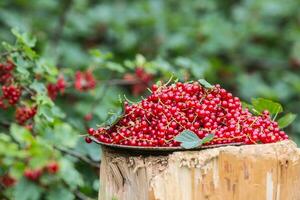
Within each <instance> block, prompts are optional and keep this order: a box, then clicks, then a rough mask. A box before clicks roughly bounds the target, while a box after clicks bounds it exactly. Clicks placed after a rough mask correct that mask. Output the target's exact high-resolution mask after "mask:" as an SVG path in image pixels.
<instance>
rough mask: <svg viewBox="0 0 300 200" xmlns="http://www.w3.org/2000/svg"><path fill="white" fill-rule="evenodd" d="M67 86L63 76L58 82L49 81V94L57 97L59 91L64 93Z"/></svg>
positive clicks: (52, 97)
mask: <svg viewBox="0 0 300 200" xmlns="http://www.w3.org/2000/svg"><path fill="white" fill-rule="evenodd" d="M65 88H66V82H65V79H64V77H63V76H60V77H59V78H58V79H57V82H56V83H49V84H48V85H47V91H48V96H49V97H50V98H51V99H52V100H54V99H56V97H57V95H58V93H64V91H65Z"/></svg>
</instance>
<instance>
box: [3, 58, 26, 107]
mask: <svg viewBox="0 0 300 200" xmlns="http://www.w3.org/2000/svg"><path fill="white" fill-rule="evenodd" d="M13 69H14V64H13V63H12V62H11V61H10V60H7V61H6V63H4V64H3V63H0V84H1V85H2V88H1V89H2V90H1V91H2V96H0V108H2V109H6V108H7V107H8V106H9V105H15V104H16V103H17V102H18V101H19V99H20V97H21V93H22V92H21V88H20V87H18V86H16V85H13V84H12V81H13V74H12V71H13Z"/></svg>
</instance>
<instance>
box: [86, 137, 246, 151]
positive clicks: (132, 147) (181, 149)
mask: <svg viewBox="0 0 300 200" xmlns="http://www.w3.org/2000/svg"><path fill="white" fill-rule="evenodd" d="M91 139H92V140H93V141H94V142H95V143H97V144H100V145H103V146H106V147H111V148H114V149H120V150H121V149H124V150H139V151H170V152H171V151H186V150H201V149H209V148H217V147H224V146H240V145H243V143H228V144H214V145H204V146H201V147H197V148H193V149H184V148H182V147H137V146H127V145H119V144H107V143H103V142H100V141H99V140H97V139H96V138H94V137H91Z"/></svg>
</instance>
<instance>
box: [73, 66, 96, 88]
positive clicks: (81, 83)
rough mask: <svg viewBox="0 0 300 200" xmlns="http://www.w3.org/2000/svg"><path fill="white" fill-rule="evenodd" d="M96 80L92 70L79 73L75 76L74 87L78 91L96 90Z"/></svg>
mask: <svg viewBox="0 0 300 200" xmlns="http://www.w3.org/2000/svg"><path fill="white" fill-rule="evenodd" d="M95 86H96V79H95V77H94V75H93V73H92V71H91V70H87V71H84V72H81V71H77V72H76V74H75V82H74V87H75V89H76V90H78V91H87V90H90V89H93V88H95Z"/></svg>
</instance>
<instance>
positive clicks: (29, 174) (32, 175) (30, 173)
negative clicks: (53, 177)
mask: <svg viewBox="0 0 300 200" xmlns="http://www.w3.org/2000/svg"><path fill="white" fill-rule="evenodd" d="M58 171H59V165H58V163H57V162H55V161H52V162H49V163H48V164H47V165H46V166H45V167H44V168H38V169H26V170H25V171H24V176H25V177H26V178H27V179H28V180H31V181H38V180H39V178H40V177H41V176H42V175H43V173H48V174H56V173H57V172H58Z"/></svg>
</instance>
